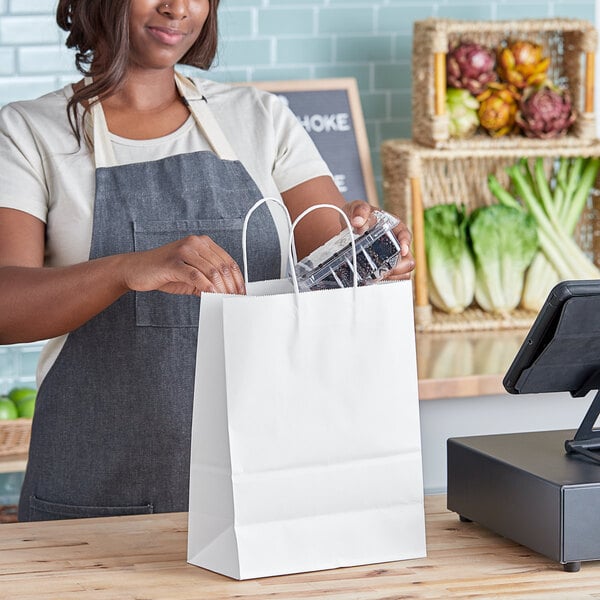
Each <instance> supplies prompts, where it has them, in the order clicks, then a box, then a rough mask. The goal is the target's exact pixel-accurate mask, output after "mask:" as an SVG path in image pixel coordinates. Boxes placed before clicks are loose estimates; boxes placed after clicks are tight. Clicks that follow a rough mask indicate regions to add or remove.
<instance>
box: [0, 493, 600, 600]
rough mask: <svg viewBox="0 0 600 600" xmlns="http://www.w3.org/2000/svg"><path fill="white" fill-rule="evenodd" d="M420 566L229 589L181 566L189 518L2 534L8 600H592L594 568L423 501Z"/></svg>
mask: <svg viewBox="0 0 600 600" xmlns="http://www.w3.org/2000/svg"><path fill="white" fill-rule="evenodd" d="M426 512H427V548H428V557H427V558H421V559H415V560H407V561H400V562H395V563H385V564H379V565H368V566H362V567H351V568H343V569H335V570H329V571H319V572H315V573H302V574H297V575H287V576H282V577H270V578H264V579H256V580H247V581H235V580H232V579H229V578H227V577H224V576H222V575H217V574H216V573H211V572H210V571H205V570H204V569H200V568H198V567H194V566H191V565H189V564H187V563H186V532H187V514H186V513H171V514H162V515H150V516H134V517H110V518H103V519H82V520H76V521H53V522H52V521H51V522H45V523H15V524H8V525H0V598H2V599H7V600H8V599H10V600H33V599H35V600H70V599H73V600H82V599H83V600H134V599H142V598H143V599H144V600H229V599H231V598H238V599H241V600H244V599H245V600H267V599H268V600H301V599H309V598H310V599H313V600H314V599H319V600H320V599H321V598H327V599H328V600H392V599H400V598H444V599H447V598H460V599H462V600H465V599H467V598H480V599H481V598H500V597H501V598H504V599H506V600H515V599H517V598H518V599H519V600H521V599H523V598H544V600H553V599H558V598H561V599H565V598H577V599H586V598H589V599H590V600H591V599H592V598H598V582H599V581H600V561H599V562H591V563H583V564H582V567H581V571H579V572H578V573H567V572H565V571H564V570H563V568H562V566H561V565H560V564H558V563H555V562H553V561H551V560H549V559H546V558H545V557H543V556H541V555H539V554H536V553H534V552H532V551H530V550H528V549H527V548H524V547H522V546H519V545H518V544H515V543H513V542H511V541H509V540H506V539H504V538H502V537H500V536H497V535H495V534H493V533H491V532H489V531H487V530H486V529H483V528H482V527H480V526H479V525H477V524H475V523H461V522H460V521H459V519H458V517H457V515H456V514H454V513H450V512H448V511H447V510H446V508H445V496H427V497H426Z"/></svg>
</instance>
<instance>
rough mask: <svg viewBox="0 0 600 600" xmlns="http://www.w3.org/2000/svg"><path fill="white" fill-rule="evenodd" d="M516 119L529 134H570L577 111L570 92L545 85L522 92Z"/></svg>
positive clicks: (542, 135) (548, 135)
mask: <svg viewBox="0 0 600 600" xmlns="http://www.w3.org/2000/svg"><path fill="white" fill-rule="evenodd" d="M515 120H516V123H517V125H518V126H519V127H520V128H521V130H522V131H523V133H524V134H525V135H526V136H527V137H531V138H553V137H559V136H561V135H564V134H566V133H567V130H568V129H569V127H570V126H571V125H572V124H573V121H574V120H575V113H574V112H573V107H572V103H571V98H570V96H569V93H568V92H567V91H566V90H560V89H558V88H555V87H553V86H551V85H549V84H546V85H543V86H541V87H538V88H527V89H526V90H525V91H524V92H523V96H522V97H521V99H520V100H519V110H518V111H517V115H516V117H515Z"/></svg>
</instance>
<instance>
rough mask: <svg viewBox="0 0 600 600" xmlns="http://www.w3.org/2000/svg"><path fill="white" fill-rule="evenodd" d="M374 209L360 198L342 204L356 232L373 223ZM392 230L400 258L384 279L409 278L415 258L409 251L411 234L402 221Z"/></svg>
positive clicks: (362, 231)
mask: <svg viewBox="0 0 600 600" xmlns="http://www.w3.org/2000/svg"><path fill="white" fill-rule="evenodd" d="M376 210H377V209H376V208H374V207H373V206H371V205H370V204H368V203H367V202H363V201H362V200H354V201H352V202H348V203H347V204H346V205H345V206H344V212H345V213H346V215H347V217H348V219H349V220H350V224H351V225H352V227H353V229H354V231H355V232H356V233H358V234H362V233H364V232H365V231H367V230H368V229H370V228H371V227H373V226H374V225H375V223H376V218H375V215H374V214H373V213H374V212H375V211H376ZM343 226H344V227H346V225H345V223H343ZM393 232H394V235H395V236H396V239H397V240H398V244H399V245H400V258H399V260H398V262H397V263H396V266H395V267H394V268H393V269H391V270H390V271H388V272H387V273H386V274H385V276H384V279H410V277H411V273H412V271H413V270H414V268H415V259H414V258H413V255H412V254H411V251H410V244H411V242H412V235H411V233H410V231H409V230H408V227H407V226H406V225H405V224H404V223H403V222H402V221H400V222H399V223H398V225H396V227H394V229H393Z"/></svg>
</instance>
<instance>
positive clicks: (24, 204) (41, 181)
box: [0, 104, 48, 222]
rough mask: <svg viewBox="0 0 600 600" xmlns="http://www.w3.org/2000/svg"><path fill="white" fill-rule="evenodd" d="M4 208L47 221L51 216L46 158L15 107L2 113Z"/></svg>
mask: <svg viewBox="0 0 600 600" xmlns="http://www.w3.org/2000/svg"><path fill="white" fill-rule="evenodd" d="M0 208H14V209H17V210H22V211H24V212H26V213H29V214H31V215H33V216H34V217H37V218H38V219H40V220H41V221H44V222H46V219H47V215H48V188H47V185H46V182H45V177H44V166H43V158H42V156H41V154H40V151H39V149H38V144H37V143H36V140H35V137H34V135H33V133H32V130H31V127H30V125H29V124H28V122H27V119H26V117H25V116H24V115H23V114H21V113H20V112H19V111H18V110H17V109H16V108H15V107H14V106H13V105H11V104H8V105H7V106H5V107H4V108H2V110H0Z"/></svg>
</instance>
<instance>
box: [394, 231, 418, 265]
mask: <svg viewBox="0 0 600 600" xmlns="http://www.w3.org/2000/svg"><path fill="white" fill-rule="evenodd" d="M393 231H394V235H395V236H396V239H397V240H398V243H399V244H400V256H403V257H406V256H408V255H409V254H410V244H411V242H412V234H411V232H410V231H409V229H408V227H407V226H406V225H405V224H404V223H403V222H402V221H400V223H399V224H398V225H397V226H396V227H394V229H393ZM413 262H414V261H413Z"/></svg>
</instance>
